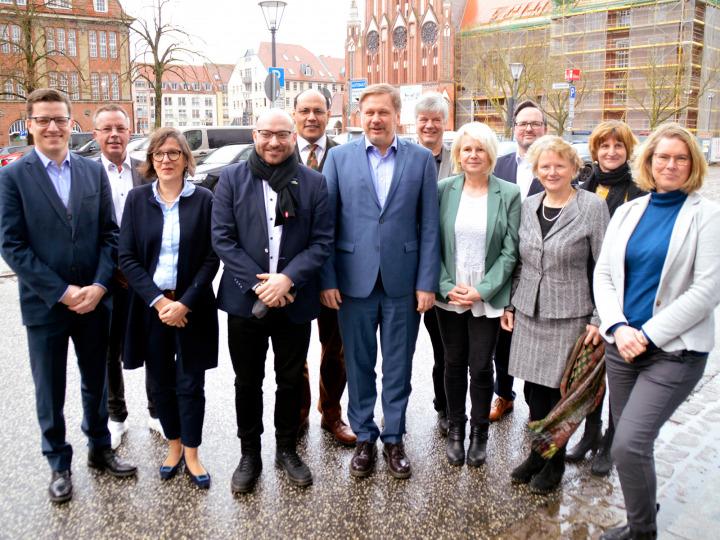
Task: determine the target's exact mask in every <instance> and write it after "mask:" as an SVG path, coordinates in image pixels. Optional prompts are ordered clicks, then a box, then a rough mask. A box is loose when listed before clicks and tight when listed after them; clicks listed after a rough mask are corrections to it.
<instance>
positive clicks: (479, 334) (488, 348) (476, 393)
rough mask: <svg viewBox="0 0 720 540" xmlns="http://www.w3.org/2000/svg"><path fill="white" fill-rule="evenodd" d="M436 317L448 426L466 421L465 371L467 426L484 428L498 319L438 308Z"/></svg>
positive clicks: (491, 393) (491, 389)
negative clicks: (442, 349)
mask: <svg viewBox="0 0 720 540" xmlns="http://www.w3.org/2000/svg"><path fill="white" fill-rule="evenodd" d="M436 313H437V316H438V322H439V324H440V334H441V335H442V339H443V345H444V347H445V393H446V395H447V404H448V419H449V420H450V424H451V425H454V426H464V425H465V422H466V421H467V417H466V415H465V401H466V395H467V390H468V368H469V369H470V403H471V409H470V425H471V426H482V425H486V426H487V425H489V423H490V422H489V420H488V416H489V414H490V403H491V401H492V396H493V367H492V352H493V349H494V348H495V340H496V339H497V333H498V328H499V327H500V319H499V318H494V319H488V318H487V317H484V316H483V317H473V314H472V312H470V311H469V310H468V311H466V312H465V313H455V312H453V311H446V310H444V309H439V308H438V309H436Z"/></svg>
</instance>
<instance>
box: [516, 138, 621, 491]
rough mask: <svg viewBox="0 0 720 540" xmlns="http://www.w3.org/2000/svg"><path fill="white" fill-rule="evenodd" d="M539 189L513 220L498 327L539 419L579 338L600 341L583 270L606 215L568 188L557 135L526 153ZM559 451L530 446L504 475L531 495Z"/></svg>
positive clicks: (568, 154) (570, 172)
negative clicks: (513, 244) (509, 275)
mask: <svg viewBox="0 0 720 540" xmlns="http://www.w3.org/2000/svg"><path fill="white" fill-rule="evenodd" d="M528 160H529V161H530V163H531V165H532V167H533V173H534V174H535V176H536V177H537V178H538V179H539V180H540V182H541V183H542V184H543V187H544V188H545V192H543V193H538V194H537V195H533V196H531V197H528V198H527V199H526V200H525V202H524V203H523V205H522V215H521V219H520V232H519V236H520V248H519V249H520V261H519V263H518V267H517V268H516V271H515V275H516V278H515V286H514V292H513V295H512V299H511V305H512V308H514V312H513V310H512V309H509V310H507V311H506V312H505V314H504V315H503V321H502V325H503V328H504V329H506V330H512V331H513V339H512V348H511V350H510V366H509V373H510V374H511V375H513V376H514V377H518V378H520V379H524V380H525V388H524V393H525V400H526V401H527V403H528V405H529V407H530V420H531V421H534V420H540V419H542V418H545V417H546V416H547V414H548V413H549V412H550V411H551V410H552V408H553V407H554V406H555V405H556V404H557V402H558V401H560V380H561V378H562V374H563V371H564V370H565V364H566V362H567V358H568V356H569V354H570V352H571V350H572V348H573V346H574V344H575V342H576V341H577V339H578V337H579V336H580V335H581V334H582V333H583V332H584V331H585V330H588V332H589V334H588V338H587V342H588V343H589V342H590V341H594V342H596V343H598V342H599V341H600V337H599V333H598V329H597V325H598V323H599V321H598V319H597V317H596V316H595V315H594V304H593V299H592V292H591V284H590V275H591V273H592V266H593V261H594V260H597V257H598V256H599V254H600V246H601V245H602V240H603V235H604V231H605V228H606V226H607V223H608V221H609V219H610V216H609V213H608V209H607V205H606V204H605V203H604V202H603V201H602V199H600V198H599V197H598V196H597V195H595V194H593V193H590V192H587V191H584V190H576V189H575V188H573V186H572V184H571V182H572V179H573V178H574V177H575V175H576V174H577V171H578V169H579V168H580V166H581V165H582V161H581V160H580V158H579V157H578V155H577V153H576V152H575V150H574V149H573V148H572V146H570V145H569V144H568V143H567V142H565V141H564V140H562V139H561V138H560V137H555V136H550V135H546V136H544V137H541V138H540V139H538V140H537V141H535V143H533V145H532V146H531V147H530V149H529V150H528ZM564 455H565V448H564V447H563V448H561V449H560V450H559V451H558V452H557V453H555V455H554V456H553V457H552V458H550V459H549V460H545V459H544V458H543V457H542V456H541V455H540V454H539V453H537V452H535V451H534V450H533V451H531V452H530V455H529V456H528V458H527V459H526V460H525V461H524V462H523V463H522V464H521V465H520V466H518V467H517V468H516V469H514V470H513V472H512V473H511V478H512V481H513V482H514V483H522V484H527V483H529V484H530V490H531V491H533V492H534V493H547V492H549V491H552V490H553V489H555V488H556V487H557V486H558V485H559V484H560V481H561V480H562V476H563V473H564V471H565V464H564Z"/></svg>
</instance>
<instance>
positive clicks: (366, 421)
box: [338, 278, 420, 444]
mask: <svg viewBox="0 0 720 540" xmlns="http://www.w3.org/2000/svg"><path fill="white" fill-rule="evenodd" d="M338 320H339V321H340V330H341V331H342V336H343V343H344V345H345V358H346V360H347V362H346V366H347V376H348V420H349V421H350V427H351V428H352V430H353V432H354V433H355V434H356V435H357V438H358V441H361V442H364V441H371V442H372V441H375V440H377V438H378V436H380V438H381V439H382V441H383V442H384V443H391V444H392V443H399V442H402V437H403V435H404V434H405V413H406V411H407V404H408V400H409V398H410V391H411V389H412V387H411V385H410V376H411V373H412V358H413V354H415V342H416V340H417V335H418V329H419V328H420V314H419V313H418V312H417V300H416V299H415V294H414V293H412V294H408V295H406V296H399V297H391V296H388V295H387V294H386V293H385V290H384V288H383V286H382V283H381V280H380V279H379V278H378V282H377V284H376V286H375V288H374V289H373V291H372V292H371V293H370V295H369V296H367V297H366V298H354V297H351V296H343V302H342V304H341V306H340V312H339V316H338ZM378 328H379V329H380V348H381V351H382V356H383V360H382V374H383V379H382V396H381V400H382V410H383V418H384V421H385V427H384V429H383V432H382V434H380V430H379V429H378V426H377V424H376V423H375V402H376V401H377V383H376V374H375V366H376V364H377V352H378V346H377V332H378Z"/></svg>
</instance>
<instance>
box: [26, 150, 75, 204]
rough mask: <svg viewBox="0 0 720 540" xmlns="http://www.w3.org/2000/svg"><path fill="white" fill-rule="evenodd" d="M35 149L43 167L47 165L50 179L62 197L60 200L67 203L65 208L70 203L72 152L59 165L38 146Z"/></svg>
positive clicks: (46, 168)
mask: <svg viewBox="0 0 720 540" xmlns="http://www.w3.org/2000/svg"><path fill="white" fill-rule="evenodd" d="M34 150H35V153H36V154H37V155H38V157H39V158H40V161H42V164H43V167H45V170H46V171H47V173H48V176H49V177H50V181H51V182H52V185H53V187H54V188H55V191H56V192H57V194H58V196H59V197H60V200H61V201H62V203H63V204H64V205H65V208H67V207H68V204H70V179H71V169H70V152H68V153H67V154H66V155H65V159H64V160H63V162H62V164H61V165H60V166H59V167H58V164H57V163H55V162H54V161H53V160H52V159H50V158H49V157H47V156H46V155H45V154H43V153H42V152H41V151H40V150H38V149H37V146H36V147H35V148H34Z"/></svg>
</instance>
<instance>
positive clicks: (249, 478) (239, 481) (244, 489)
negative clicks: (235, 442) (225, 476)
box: [230, 453, 262, 493]
mask: <svg viewBox="0 0 720 540" xmlns="http://www.w3.org/2000/svg"><path fill="white" fill-rule="evenodd" d="M261 471H262V459H261V458H260V454H259V453H258V454H256V453H247V454H243V455H242V457H241V458H240V463H239V464H238V466H237V468H236V469H235V472H234V473H233V475H232V480H231V481H230V491H232V492H233V493H250V492H251V491H252V490H253V488H254V487H255V483H256V482H257V479H258V478H259V477H260V472H261Z"/></svg>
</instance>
